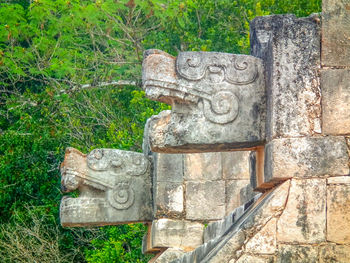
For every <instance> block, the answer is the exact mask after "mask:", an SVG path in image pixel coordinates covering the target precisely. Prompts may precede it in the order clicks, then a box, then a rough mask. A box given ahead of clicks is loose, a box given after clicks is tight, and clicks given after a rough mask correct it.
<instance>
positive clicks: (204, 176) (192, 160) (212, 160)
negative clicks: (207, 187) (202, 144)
mask: <svg viewBox="0 0 350 263" xmlns="http://www.w3.org/2000/svg"><path fill="white" fill-rule="evenodd" d="M221 178H222V165H221V154H220V153H193V154H184V179H185V180H187V181H199V180H213V181H215V180H220V179H221Z"/></svg>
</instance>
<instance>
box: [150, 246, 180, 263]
mask: <svg viewBox="0 0 350 263" xmlns="http://www.w3.org/2000/svg"><path fill="white" fill-rule="evenodd" d="M184 253H185V252H184V251H183V250H182V249H179V248H168V249H167V250H165V251H164V252H162V253H161V254H160V256H159V257H157V258H156V259H154V260H151V261H150V262H149V263H169V262H172V261H173V260H176V259H177V258H179V257H181V256H182V255H183V254H184Z"/></svg>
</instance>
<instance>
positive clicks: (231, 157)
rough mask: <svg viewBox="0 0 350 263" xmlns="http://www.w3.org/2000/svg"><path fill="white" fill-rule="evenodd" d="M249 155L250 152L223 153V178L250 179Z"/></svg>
mask: <svg viewBox="0 0 350 263" xmlns="http://www.w3.org/2000/svg"><path fill="white" fill-rule="evenodd" d="M249 154H250V152H249V151H237V152H223V153H221V156H222V157H221V158H222V171H223V178H224V179H229V180H230V179H249V177H250V173H249Z"/></svg>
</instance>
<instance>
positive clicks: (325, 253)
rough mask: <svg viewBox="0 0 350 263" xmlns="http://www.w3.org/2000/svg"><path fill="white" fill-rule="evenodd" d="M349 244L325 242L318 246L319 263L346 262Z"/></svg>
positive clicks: (349, 255)
mask: <svg viewBox="0 0 350 263" xmlns="http://www.w3.org/2000/svg"><path fill="white" fill-rule="evenodd" d="M349 261H350V246H343V245H334V244H327V245H325V246H321V247H320V261H319V262H320V263H348V262H349Z"/></svg>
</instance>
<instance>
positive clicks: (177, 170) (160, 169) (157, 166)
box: [152, 153, 183, 183]
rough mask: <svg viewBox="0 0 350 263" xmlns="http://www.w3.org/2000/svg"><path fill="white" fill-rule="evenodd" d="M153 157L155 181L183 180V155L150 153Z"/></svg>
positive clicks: (179, 181) (180, 181)
mask: <svg viewBox="0 0 350 263" xmlns="http://www.w3.org/2000/svg"><path fill="white" fill-rule="evenodd" d="M152 156H153V159H154V170H155V181H157V182H174V183H182V182H183V155H182V154H164V153H162V154H159V153H152Z"/></svg>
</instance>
